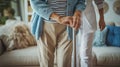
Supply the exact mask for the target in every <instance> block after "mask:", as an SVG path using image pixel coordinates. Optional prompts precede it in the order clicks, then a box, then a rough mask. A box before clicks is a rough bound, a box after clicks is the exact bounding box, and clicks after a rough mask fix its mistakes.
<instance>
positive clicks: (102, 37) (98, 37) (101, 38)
mask: <svg viewBox="0 0 120 67" xmlns="http://www.w3.org/2000/svg"><path fill="white" fill-rule="evenodd" d="M106 34H107V27H106V28H105V29H104V30H103V31H100V30H97V31H96V32H95V37H94V40H93V46H106V44H105V42H106Z"/></svg>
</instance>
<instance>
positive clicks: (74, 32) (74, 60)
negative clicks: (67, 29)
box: [73, 29, 77, 67]
mask: <svg viewBox="0 0 120 67" xmlns="http://www.w3.org/2000/svg"><path fill="white" fill-rule="evenodd" d="M73 57H74V58H73V67H76V65H77V64H76V31H75V29H73Z"/></svg>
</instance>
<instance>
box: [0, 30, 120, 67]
mask: <svg viewBox="0 0 120 67" xmlns="http://www.w3.org/2000/svg"><path fill="white" fill-rule="evenodd" d="M107 33H109V32H107ZM106 35H107V34H106ZM106 38H107V36H106ZM106 40H107V39H106ZM94 41H95V40H94ZM105 43H106V41H105ZM119 45H120V44H119ZM92 52H93V56H92V58H93V60H92V62H93V65H94V67H120V47H118V46H113V45H106V46H105V45H104V46H103V45H101V46H100V45H99V46H98V45H96V46H95V45H93V51H92ZM55 60H56V59H55ZM56 65H57V64H56V62H55V63H54V67H57V66H56ZM0 67H39V60H38V54H37V46H30V47H27V48H23V49H15V50H11V51H5V52H4V53H3V54H2V55H0Z"/></svg>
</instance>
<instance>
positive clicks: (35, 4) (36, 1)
mask: <svg viewBox="0 0 120 67" xmlns="http://www.w3.org/2000/svg"><path fill="white" fill-rule="evenodd" d="M30 4H31V7H32V9H33V11H34V13H33V15H32V18H31V32H32V34H33V35H34V36H35V37H36V39H37V40H38V39H39V37H40V36H41V35H42V28H43V23H44V22H43V20H50V15H51V14H52V13H53V12H54V10H53V9H51V8H50V7H49V5H48V1H47V0H30ZM85 7H86V6H85V0H67V8H66V16H73V14H74V11H75V10H80V11H83V10H84V9H85ZM72 31H73V30H72V28H71V27H69V26H68V27H67V32H68V38H69V39H72Z"/></svg>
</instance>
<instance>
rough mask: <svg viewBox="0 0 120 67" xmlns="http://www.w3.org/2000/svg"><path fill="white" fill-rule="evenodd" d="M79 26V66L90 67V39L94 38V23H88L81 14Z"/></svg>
mask: <svg viewBox="0 0 120 67" xmlns="http://www.w3.org/2000/svg"><path fill="white" fill-rule="evenodd" d="M82 21H83V22H82V27H81V29H80V30H81V45H80V59H81V67H92V41H93V38H94V32H95V30H96V29H95V28H96V27H95V26H94V25H96V24H92V25H91V24H90V23H89V22H88V20H87V19H86V17H85V15H83V20H82Z"/></svg>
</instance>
